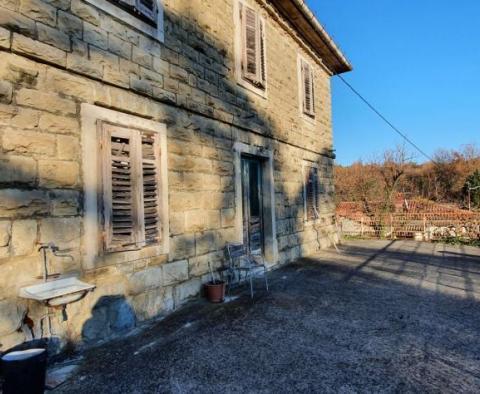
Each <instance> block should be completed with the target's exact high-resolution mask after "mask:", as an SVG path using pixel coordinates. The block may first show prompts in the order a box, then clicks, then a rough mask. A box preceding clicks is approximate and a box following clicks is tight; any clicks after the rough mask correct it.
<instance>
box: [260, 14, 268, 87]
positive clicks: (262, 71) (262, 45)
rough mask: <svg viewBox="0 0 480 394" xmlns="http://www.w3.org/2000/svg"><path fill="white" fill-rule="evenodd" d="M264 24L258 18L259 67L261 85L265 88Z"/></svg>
mask: <svg viewBox="0 0 480 394" xmlns="http://www.w3.org/2000/svg"><path fill="white" fill-rule="evenodd" d="M265 50H266V49H265V22H264V21H263V19H261V18H260V59H261V61H260V67H261V83H262V86H265V82H266V80H267V63H266V56H267V55H266V53H265Z"/></svg>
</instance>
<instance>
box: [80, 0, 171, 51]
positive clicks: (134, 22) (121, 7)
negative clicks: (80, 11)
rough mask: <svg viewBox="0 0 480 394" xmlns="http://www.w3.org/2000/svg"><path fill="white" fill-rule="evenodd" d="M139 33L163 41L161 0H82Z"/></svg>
mask: <svg viewBox="0 0 480 394" xmlns="http://www.w3.org/2000/svg"><path fill="white" fill-rule="evenodd" d="M84 1H86V2H87V3H90V4H91V5H93V6H94V7H97V8H99V9H101V10H102V11H104V12H106V13H107V14H109V15H111V16H113V17H115V18H116V19H118V20H120V21H121V22H123V23H126V24H128V25H129V26H131V27H133V28H134V29H137V30H138V31H139V32H141V33H143V34H145V35H147V36H150V37H153V38H155V39H157V40H158V41H160V42H163V41H164V38H165V37H164V31H163V29H164V23H163V5H162V2H163V0H84Z"/></svg>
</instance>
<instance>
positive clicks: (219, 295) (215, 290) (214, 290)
mask: <svg viewBox="0 0 480 394" xmlns="http://www.w3.org/2000/svg"><path fill="white" fill-rule="evenodd" d="M205 294H206V296H207V299H208V301H210V302H213V303H216V304H217V303H219V302H223V301H224V299H225V282H216V283H213V282H209V283H206V284H205Z"/></svg>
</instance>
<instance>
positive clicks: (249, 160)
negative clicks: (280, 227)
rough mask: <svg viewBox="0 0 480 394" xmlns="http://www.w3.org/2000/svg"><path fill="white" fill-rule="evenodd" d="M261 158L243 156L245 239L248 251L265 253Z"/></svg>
mask: <svg viewBox="0 0 480 394" xmlns="http://www.w3.org/2000/svg"><path fill="white" fill-rule="evenodd" d="M262 162H263V160H261V159H260V158H256V157H252V156H242V207H243V239H244V241H245V246H246V248H247V251H248V252H250V253H253V254H262V255H263V253H264V240H265V237H264V215H263V171H262V167H263V166H262Z"/></svg>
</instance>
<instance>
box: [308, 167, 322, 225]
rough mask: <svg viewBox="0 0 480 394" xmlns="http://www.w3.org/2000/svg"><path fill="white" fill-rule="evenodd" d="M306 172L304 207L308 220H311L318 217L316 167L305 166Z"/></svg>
mask: <svg viewBox="0 0 480 394" xmlns="http://www.w3.org/2000/svg"><path fill="white" fill-rule="evenodd" d="M306 168H307V169H308V173H307V175H306V180H305V183H306V184H305V208H306V215H307V219H308V220H313V219H316V218H317V217H318V208H319V205H318V201H319V188H318V169H317V168H315V167H306Z"/></svg>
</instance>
